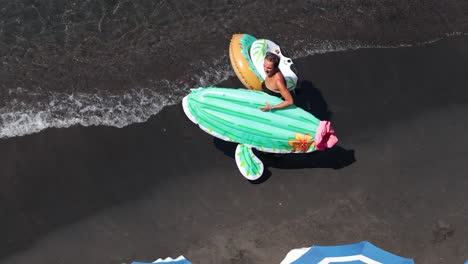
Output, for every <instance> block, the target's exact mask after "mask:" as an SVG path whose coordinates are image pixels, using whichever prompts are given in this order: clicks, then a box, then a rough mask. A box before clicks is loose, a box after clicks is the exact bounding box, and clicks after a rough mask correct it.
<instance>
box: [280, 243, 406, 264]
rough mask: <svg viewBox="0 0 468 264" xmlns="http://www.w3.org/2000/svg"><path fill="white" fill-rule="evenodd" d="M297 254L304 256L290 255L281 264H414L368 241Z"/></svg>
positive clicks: (320, 247) (309, 250)
mask: <svg viewBox="0 0 468 264" xmlns="http://www.w3.org/2000/svg"><path fill="white" fill-rule="evenodd" d="M291 252H292V251H291ZM291 252H290V253H291ZM297 252H298V253H299V252H300V254H302V255H300V256H291V255H290V254H288V256H287V257H286V259H288V258H289V260H286V259H285V260H284V261H283V262H281V264H338V263H343V264H414V261H413V260H412V259H407V258H402V257H399V256H397V255H394V254H392V253H389V252H387V251H385V250H383V249H380V248H378V247H376V246H374V245H372V244H371V243H369V242H367V241H363V242H360V243H356V244H349V245H341V246H313V247H311V248H310V249H308V250H304V249H303V250H302V252H301V251H297Z"/></svg>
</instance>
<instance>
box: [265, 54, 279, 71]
mask: <svg viewBox="0 0 468 264" xmlns="http://www.w3.org/2000/svg"><path fill="white" fill-rule="evenodd" d="M265 60H267V61H271V62H273V66H275V68H278V65H279V62H280V57H279V56H278V55H276V54H274V53H271V52H267V53H266V55H265Z"/></svg>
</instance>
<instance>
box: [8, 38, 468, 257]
mask: <svg viewBox="0 0 468 264" xmlns="http://www.w3.org/2000/svg"><path fill="white" fill-rule="evenodd" d="M295 62H296V64H297V66H298V68H299V71H300V76H302V80H301V87H300V88H299V89H298V95H297V97H296V102H297V104H298V105H300V106H302V107H304V108H305V109H307V110H309V111H311V112H312V113H314V114H315V115H316V116H318V117H320V118H321V119H330V120H331V121H332V123H333V124H334V127H335V130H336V132H337V135H338V136H339V138H340V142H339V144H338V146H337V147H336V148H334V149H331V150H329V151H326V152H321V153H312V154H307V155H285V156H284V157H281V158H279V159H272V158H265V159H264V162H265V164H266V165H267V171H266V174H265V177H264V178H263V179H262V181H260V182H257V183H250V182H248V181H247V180H245V179H244V178H243V177H242V176H241V174H240V173H239V172H238V171H237V167H236V165H235V161H234V159H233V151H234V148H235V145H233V144H230V143H226V142H223V141H219V140H214V139H213V137H211V136H210V135H208V134H206V133H204V132H203V131H201V130H200V129H198V127H196V126H195V125H194V124H192V123H191V122H190V121H189V120H188V119H187V118H186V117H185V115H184V114H183V111H182V109H181V106H180V104H179V105H174V106H170V107H166V108H165V109H164V110H163V111H161V112H160V113H159V114H158V115H156V116H154V117H152V118H151V119H150V120H149V121H147V122H145V123H141V124H133V125H130V126H128V127H125V128H121V129H119V128H111V127H87V128H85V127H72V128H67V129H47V130H45V131H43V132H41V133H38V134H33V135H29V136H24V137H19V138H10V139H2V140H0V160H1V166H0V175H2V180H1V184H0V198H1V200H0V213H1V215H2V218H1V220H0V233H1V234H6V235H2V237H6V238H7V239H2V240H1V241H0V249H1V251H0V254H1V256H2V260H0V263H9V264H10V263H28V262H34V263H129V262H131V261H132V260H139V261H153V260H154V259H156V258H159V257H166V256H172V257H176V256H178V255H180V254H183V255H185V256H186V257H187V258H188V259H189V260H191V261H192V262H193V263H279V262H280V260H281V259H282V258H283V257H284V256H285V255H286V253H287V252H288V251H289V250H290V249H292V248H297V247H305V246H311V245H314V244H318V245H332V244H333V245H334V244H342V243H354V242H357V241H361V240H367V241H370V242H372V243H374V244H375V245H377V246H380V247H382V248H384V249H386V250H388V251H391V252H394V253H396V254H399V255H402V256H405V257H413V258H414V259H415V261H416V262H417V263H429V264H430V263H462V262H463V261H464V260H466V259H468V228H467V227H466V223H467V222H468V205H467V204H466V200H467V196H468V194H467V190H468V177H466V176H467V173H466V172H467V171H468V163H467V162H466V161H467V160H468V150H467V146H468V142H467V140H466V139H465V135H466V134H468V122H466V116H467V115H468V89H466V87H467V83H468V67H467V65H468V37H455V38H450V39H446V40H442V41H439V42H436V43H433V44H429V45H425V46H419V47H408V48H397V49H360V50H356V51H346V52H336V53H328V54H322V55H315V56H311V57H307V58H302V59H299V60H296V61H295ZM221 85H224V86H235V85H238V81H237V80H236V79H235V78H231V79H229V80H227V81H226V82H224V83H222V84H221Z"/></svg>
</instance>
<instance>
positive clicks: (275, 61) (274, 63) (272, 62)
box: [263, 52, 280, 76]
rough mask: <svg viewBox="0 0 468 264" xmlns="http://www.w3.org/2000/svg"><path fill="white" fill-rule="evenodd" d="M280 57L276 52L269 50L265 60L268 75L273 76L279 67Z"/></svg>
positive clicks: (264, 64) (264, 65)
mask: <svg viewBox="0 0 468 264" xmlns="http://www.w3.org/2000/svg"><path fill="white" fill-rule="evenodd" d="M279 62H280V57H279V56H278V55H276V54H274V53H271V52H267V53H266V55H265V60H264V62H263V70H264V71H265V73H266V75H268V76H272V75H273V74H274V73H275V72H276V71H277V69H278V65H279Z"/></svg>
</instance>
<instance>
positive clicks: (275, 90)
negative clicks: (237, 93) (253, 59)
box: [260, 52, 294, 111]
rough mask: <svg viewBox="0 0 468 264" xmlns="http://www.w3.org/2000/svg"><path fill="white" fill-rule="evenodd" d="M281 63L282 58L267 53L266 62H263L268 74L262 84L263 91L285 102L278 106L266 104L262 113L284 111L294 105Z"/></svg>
mask: <svg viewBox="0 0 468 264" xmlns="http://www.w3.org/2000/svg"><path fill="white" fill-rule="evenodd" d="M279 62H280V58H279V56H278V55H276V54H274V53H271V52H267V54H266V56H265V61H264V62H263V70H264V71H265V73H266V77H265V81H263V83H262V90H263V92H265V93H267V94H269V95H273V96H276V97H280V98H282V99H283V100H284V101H283V102H281V103H279V104H277V105H270V104H269V103H268V102H265V103H266V106H263V107H260V110H262V111H271V110H274V109H282V108H286V107H288V106H290V105H293V104H294V100H293V98H292V95H291V93H290V92H289V90H288V88H287V87H286V82H285V81H284V77H283V74H282V73H281V71H280V69H279V68H278V65H279Z"/></svg>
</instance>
